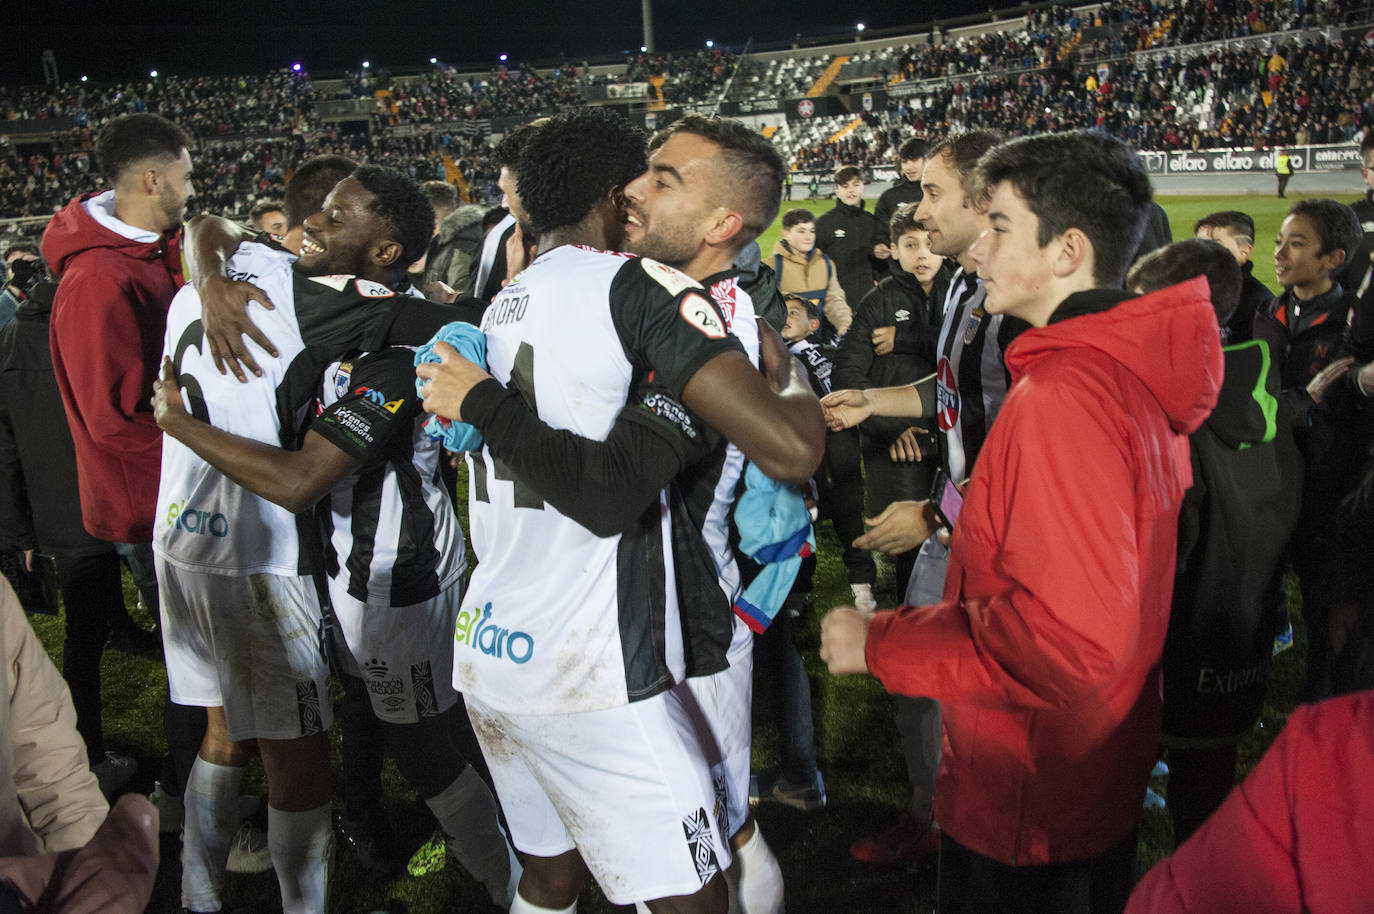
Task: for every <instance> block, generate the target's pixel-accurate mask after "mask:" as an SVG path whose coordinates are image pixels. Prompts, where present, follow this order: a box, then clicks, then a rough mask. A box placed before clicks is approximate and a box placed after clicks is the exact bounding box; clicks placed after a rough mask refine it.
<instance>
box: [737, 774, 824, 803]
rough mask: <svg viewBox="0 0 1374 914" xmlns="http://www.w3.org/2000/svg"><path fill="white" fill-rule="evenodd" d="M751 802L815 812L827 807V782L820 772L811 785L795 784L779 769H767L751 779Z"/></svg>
mask: <svg viewBox="0 0 1374 914" xmlns="http://www.w3.org/2000/svg"><path fill="white" fill-rule="evenodd" d="M749 802H750V804H758V803H764V802H770V803H781V804H782V805H783V806H791V807H792V808H793V809H800V810H801V811H802V812H814V811H815V810H817V809H821V808H823V807H824V806H825V780H824V779H823V778H822V777H821V773H820V772H819V771H817V772H816V777H815V779H814V780H812V782H811V783H810V784H793V783H792V782H791V781H789V780H787V778H785V777H783V776H782V774H780V773H779V772H778V771H777V769H774V768H766V769H764V770H763V771H760V772H759V773H758V774H755V775H751V776H750V778H749Z"/></svg>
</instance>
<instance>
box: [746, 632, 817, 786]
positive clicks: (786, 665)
mask: <svg viewBox="0 0 1374 914" xmlns="http://www.w3.org/2000/svg"><path fill="white" fill-rule="evenodd" d="M792 628H793V626H792V614H791V613H789V612H788V611H787V607H786V606H784V607H783V608H782V609H781V610H780V611H779V612H778V615H777V618H775V619H774V620H773V624H772V625H770V626H769V627H768V629H767V631H765V632H763V634H761V635H755V636H754V674H755V676H756V677H757V680H756V681H757V683H758V692H759V693H760V694H762V695H763V696H764V697H765V698H766V699H770V705H774V704H775V705H776V717H775V719H776V720H777V722H778V743H779V746H778V748H779V755H780V756H781V764H780V765H779V771H780V772H781V774H782V776H783V777H784V778H786V779H787V780H788V781H789V782H790V783H792V784H795V785H798V786H802V785H810V784H811V783H812V781H814V780H815V778H816V731H815V725H814V724H813V723H812V720H811V680H810V679H808V678H807V676H806V668H805V667H804V666H802V661H801V655H800V654H798V653H797V644H796V641H795V640H793V632H792Z"/></svg>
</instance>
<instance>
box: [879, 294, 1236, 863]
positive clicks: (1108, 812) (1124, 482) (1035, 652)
mask: <svg viewBox="0 0 1374 914" xmlns="http://www.w3.org/2000/svg"><path fill="white" fill-rule="evenodd" d="M1086 294H1087V295H1093V294H1100V293H1086ZM1074 298H1075V297H1074V296H1071V297H1070V299H1068V300H1067V301H1066V304H1067V303H1068V302H1072V301H1073V300H1074ZM1062 307H1064V306H1061V308H1062ZM1006 362H1007V367H1008V369H1009V370H1010V371H1011V375H1012V379H1013V384H1012V387H1011V390H1010V392H1009V393H1008V394H1007V398H1006V401H1005V402H1004V404H1003V406H1002V411H1001V412H1000V413H999V414H998V417H997V422H996V424H995V425H994V426H993V428H992V433H991V434H990V435H989V437H988V440H987V443H986V444H985V445H984V446H983V451H982V453H981V454H980V455H979V458H978V465H977V468H976V469H975V470H974V473H973V478H972V480H971V481H970V482H969V486H968V492H967V494H966V497H965V501H964V507H963V512H962V514H961V515H960V517H959V521H958V523H957V524H956V526H955V529H954V536H953V541H952V544H951V550H952V551H951V556H950V563H949V570H948V573H947V575H946V577H945V591H944V599H943V601H942V602H940V603H937V604H934V605H931V606H920V607H916V606H905V607H901V608H899V609H897V610H896V611H894V612H883V613H878V615H877V617H876V618H875V619H874V621H873V625H872V627H871V628H870V630H869V634H868V644H867V660H868V667H869V669H870V670H872V671H873V673H874V675H876V676H878V677H879V678H880V679H881V680H882V682H883V684H884V685H885V686H886V687H887V688H888V689H889V690H890V691H893V692H900V693H904V694H908V695H925V696H930V697H932V698H936V699H939V701H940V703H941V708H942V711H943V714H944V728H945V752H944V757H943V759H942V761H941V764H940V774H939V779H938V781H937V784H936V789H935V814H936V818H937V819H938V820H939V822H940V824H941V826H942V827H943V828H944V829H945V831H946V832H948V834H949V835H950V837H951V838H953V839H954V840H956V841H958V842H959V843H960V844H962V845H964V846H965V847H968V848H970V849H971V850H973V851H975V852H977V853H979V854H982V855H984V856H986V857H991V858H993V859H996V860H999V861H1002V862H1004V863H1010V864H1015V865H1025V864H1043V863H1058V862H1062V861H1068V860H1076V859H1082V858H1085V857H1089V856H1093V855H1096V854H1099V853H1101V852H1103V851H1105V850H1107V849H1109V848H1110V847H1112V846H1113V845H1115V844H1117V843H1118V842H1120V841H1121V840H1122V839H1123V838H1124V837H1126V835H1127V834H1128V833H1129V832H1130V830H1131V829H1132V828H1133V827H1134V825H1135V823H1136V821H1137V820H1138V819H1139V818H1140V813H1141V802H1142V800H1143V799H1144V796H1145V786H1146V782H1147V781H1148V780H1149V775H1150V768H1151V766H1152V765H1153V763H1154V759H1155V754H1156V747H1157V745H1158V741H1159V732H1160V717H1161V713H1162V701H1161V697H1160V682H1159V660H1160V653H1161V650H1162V648H1163V645H1164V633H1165V629H1166V627H1167V625H1168V621H1169V605H1170V599H1171V597H1172V593H1173V582H1174V553H1175V541H1176V539H1177V533H1178V510H1179V504H1180V502H1181V501H1182V498H1183V493H1184V491H1185V490H1186V489H1187V488H1188V486H1189V484H1190V482H1191V470H1190V464H1189V461H1188V441H1187V438H1186V436H1187V435H1188V433H1190V432H1192V431H1193V430H1194V429H1196V428H1197V427H1198V426H1199V425H1200V424H1201V423H1202V421H1203V420H1204V419H1205V418H1206V417H1207V415H1208V414H1209V413H1210V412H1211V410H1212V407H1213V406H1214V405H1215V403H1216V399H1217V393H1218V390H1219V388H1220V385H1221V378H1222V353H1221V341H1220V338H1219V334H1218V330H1217V320H1216V316H1215V312H1214V311H1213V310H1212V306H1211V303H1210V301H1209V298H1208V291H1207V283H1206V280H1204V279H1201V278H1199V279H1196V280H1191V281H1189V282H1187V283H1183V284H1181V285H1178V286H1174V287H1172V288H1169V289H1164V290H1161V291H1159V292H1155V293H1153V294H1150V295H1145V296H1141V297H1139V298H1133V299H1129V300H1126V301H1122V302H1120V303H1119V304H1117V305H1115V307H1112V308H1110V309H1109V310H1106V311H1102V312H1100V313H1096V314H1088V315H1084V316H1079V317H1073V318H1069V319H1067V320H1063V321H1061V322H1058V323H1052V324H1050V325H1049V326H1047V327H1042V328H1037V329H1032V330H1029V331H1027V332H1025V333H1023V334H1022V335H1021V336H1020V337H1018V338H1017V340H1016V342H1015V343H1014V344H1013V345H1012V346H1011V347H1009V348H1008V350H1007V355H1006Z"/></svg>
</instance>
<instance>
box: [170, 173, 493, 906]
mask: <svg viewBox="0 0 1374 914" xmlns="http://www.w3.org/2000/svg"><path fill="white" fill-rule="evenodd" d="M361 174H363V175H371V174H372V170H371V169H365V170H363V171H362V172H361ZM380 177H385V173H382V175H381V176H380ZM374 180H377V179H376V178H374ZM389 180H390V181H391V182H393V183H395V182H397V181H400V180H402V179H400V178H399V177H398V176H393V177H391V178H390V179H389ZM406 183H408V182H404V183H402V184H401V185H399V186H394V187H387V186H385V184H383V185H382V188H381V190H380V193H383V194H386V193H390V194H391V195H392V196H393V197H398V198H400V204H398V205H397V206H396V207H394V209H395V210H396V211H397V212H396V213H395V214H393V215H392V217H391V218H393V219H394V220H402V219H403V220H404V222H403V224H402V225H401V226H400V230H401V231H408V232H412V233H415V232H418V227H419V225H420V224H421V216H422V215H423V213H422V210H423V208H424V207H422V206H421V198H419V197H417V196H414V195H409V194H404V193H403V191H404V189H405V186H406ZM356 186H358V181H357V180H356V179H354V180H346V181H344V182H341V183H340V185H339V187H337V188H335V190H334V191H333V192H331V195H330V197H329V198H328V199H327V200H326V204H325V208H324V210H323V212H321V213H318V214H312V216H311V217H310V218H309V219H307V220H306V222H305V240H306V241H307V242H308V243H307V244H306V245H304V246H303V254H302V257H301V259H300V260H299V261H298V264H299V267H298V269H299V270H301V271H309V272H311V273H317V272H318V273H339V274H350V273H353V274H354V275H356V272H361V271H363V270H365V269H367V266H368V264H367V261H366V259H365V257H366V250H367V247H368V245H369V244H373V243H375V242H374V241H373V240H371V238H369V236H366V235H364V234H362V233H361V232H358V231H353V232H351V233H350V232H349V231H348V230H347V229H340V228H337V226H339V225H340V223H341V220H344V219H346V217H347V216H348V215H350V208H356V207H355V204H354V197H355V196H356V190H355V187H356ZM352 215H356V213H353V214H352ZM430 218H431V219H432V216H431V217H430ZM416 237H418V236H416ZM410 240H414V238H413V237H412V238H411V239H410ZM355 271H356V272H355ZM336 284H337V283H336ZM373 291H374V292H377V294H379V295H381V292H380V290H373ZM382 297H388V296H382ZM433 311H434V312H435V314H436V315H437V320H435V321H433V322H432V324H431V325H430V326H429V327H428V328H427V329H426V330H425V331H423V333H422V334H421V335H422V336H424V337H425V338H428V336H429V335H430V334H432V332H433V331H434V330H437V329H438V326H439V325H440V324H441V323H442V322H443V321H444V320H446V319H447V317H448V316H449V315H448V314H447V309H440V308H434V309H433ZM414 378H415V373H414V366H413V352H412V350H411V349H409V348H407V347H404V346H397V347H391V348H381V349H378V350H377V351H373V352H367V353H363V354H361V355H360V356H357V357H356V358H354V357H350V358H346V359H343V360H340V361H336V362H334V363H333V364H332V365H330V366H329V368H328V369H326V371H325V374H324V382H323V385H322V386H321V387H319V388H317V389H316V390H315V391H313V393H315V394H316V395H317V397H318V400H319V403H320V406H321V409H322V412H321V414H320V415H319V416H318V418H316V419H315V420H314V421H313V422H312V423H311V424H310V426H309V428H308V430H307V431H306V433H305V435H304V438H303V441H302V444H301V446H300V447H299V449H295V448H292V449H283V448H281V447H278V446H274V445H271V444H264V443H260V442H257V441H253V440H250V439H247V438H236V437H235V436H233V435H230V434H228V433H225V432H221V431H219V430H217V429H214V428H212V427H210V426H208V425H205V424H203V423H199V422H196V421H195V419H194V417H192V416H189V415H188V414H187V413H186V412H185V410H183V409H180V408H179V407H180V398H179V396H178V395H177V393H176V391H175V386H174V384H172V383H170V382H171V381H172V378H171V377H170V373H168V372H167V371H166V369H164V383H163V384H162V385H161V387H160V392H159V397H160V398H161V399H162V401H163V411H162V413H161V415H160V421H162V422H163V424H164V427H166V428H167V430H168V433H169V434H171V435H173V436H174V437H177V438H179V440H182V441H184V442H185V443H186V444H188V445H189V446H191V447H192V448H193V449H194V450H195V451H196V452H197V453H198V454H199V455H200V456H202V457H204V458H205V459H206V460H208V461H209V462H210V463H211V464H212V465H214V466H215V467H216V468H218V469H220V470H222V471H223V472H225V473H226V474H228V475H230V476H231V477H232V478H233V479H234V480H235V481H237V482H238V483H240V484H241V485H243V486H244V487H245V488H247V489H249V490H250V491H252V492H254V493H256V494H258V495H260V496H261V497H263V498H266V499H268V500H269V501H272V502H274V503H276V504H278V505H281V506H282V507H284V508H286V509H287V510H288V511H291V512H292V513H293V514H298V515H299V514H302V513H303V512H306V511H308V510H309V509H310V508H311V507H312V506H314V505H315V504H316V503H317V502H319V503H320V511H319V514H320V520H321V523H322V525H323V529H324V534H325V552H326V555H325V565H326V567H327V568H328V569H329V597H330V603H331V605H332V607H333V612H334V619H335V621H336V623H337V625H338V628H339V634H340V636H341V637H342V639H343V646H344V647H345V648H346V650H342V651H340V652H338V654H337V657H338V661H339V665H340V666H341V667H342V671H343V675H344V676H345V677H346V679H347V681H348V683H349V686H350V687H351V688H354V689H355V690H357V691H360V692H365V693H366V694H368V695H369V696H370V697H371V713H372V716H373V718H374V720H373V725H374V726H378V725H380V726H379V729H380V730H381V732H382V734H383V735H384V736H385V739H386V742H387V743H388V744H390V745H391V747H392V748H393V750H394V751H395V754H396V757H397V761H398V763H399V766H400V768H401V771H402V773H403V774H404V775H405V776H406V778H407V779H408V780H409V781H410V782H411V783H412V785H414V786H415V788H416V790H417V791H418V792H419V793H420V795H421V796H422V797H423V798H424V799H425V801H426V803H427V805H429V807H430V809H431V810H432V811H433V812H434V814H435V817H436V818H437V819H438V820H439V822H440V824H441V826H442V827H443V829H444V832H445V835H446V836H447V838H448V841H449V845H450V847H451V848H452V850H453V853H454V855H455V856H456V857H457V858H458V860H459V862H460V863H462V864H463V865H464V866H465V867H466V868H467V869H468V870H469V871H470V872H472V873H473V874H474V876H476V877H477V879H478V881H479V882H481V883H483V884H484V885H485V886H486V888H487V890H488V892H489V894H490V895H491V896H492V899H493V901H495V902H496V903H497V904H500V905H503V906H504V905H508V904H509V903H510V895H511V894H512V893H513V891H514V883H513V881H512V875H514V876H515V877H517V878H518V876H519V866H518V864H516V863H515V862H514V860H513V858H512V856H511V854H510V853H509V850H508V846H507V844H506V842H505V839H504V837H503V836H502V835H501V833H500V832H499V830H498V828H497V823H496V810H495V805H494V802H493V800H492V797H491V794H490V792H489V791H488V790H487V788H486V786H485V784H484V783H483V782H482V780H481V777H480V775H479V774H478V772H477V771H476V770H474V769H472V768H469V767H467V764H466V761H465V760H464V757H463V753H462V752H461V751H460V749H459V746H458V743H457V742H456V736H457V735H458V734H460V733H461V732H463V731H464V730H468V731H469V732H470V728H469V726H468V724H467V722H466V718H465V717H464V716H463V715H464V711H463V708H462V705H461V704H460V703H459V700H458V699H459V696H458V695H457V693H456V692H454V691H453V688H452V685H451V682H450V679H451V677H450V676H449V671H450V670H451V669H452V666H453V653H452V646H453V641H452V638H451V633H452V631H453V628H454V622H455V618H456V616H457V612H458V601H459V598H460V596H461V591H462V576H463V572H464V571H465V570H466V558H465V555H464V547H463V534H462V530H461V529H460V528H459V526H458V521H457V518H456V516H455V514H454V511H453V506H452V504H451V502H450V500H449V496H448V493H447V492H446V491H445V489H444V487H443V486H442V484H441V480H440V477H439V473H438V462H439V456H440V449H439V445H438V443H437V442H435V441H434V440H432V439H430V438H429V437H428V436H427V435H424V434H423V433H422V431H421V426H422V425H423V418H425V417H423V416H422V415H421V410H420V406H419V399H418V397H417V396H416V393H415V380H414ZM436 670H437V671H439V672H438V675H437V679H436V674H435V671H436ZM350 801H351V798H350ZM351 811H352V808H350V812H351ZM373 825H375V823H368V822H355V823H354V827H353V828H351V829H349V833H350V834H354V833H356V831H357V830H358V829H359V828H360V827H361V828H366V827H370V826H373ZM355 840H356V839H355Z"/></svg>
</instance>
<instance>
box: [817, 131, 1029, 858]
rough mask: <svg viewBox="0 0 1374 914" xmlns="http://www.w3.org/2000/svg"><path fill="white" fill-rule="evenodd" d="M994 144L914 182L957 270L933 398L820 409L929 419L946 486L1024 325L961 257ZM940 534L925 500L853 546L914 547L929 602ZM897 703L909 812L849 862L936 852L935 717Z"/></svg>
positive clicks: (855, 395) (975, 434) (960, 474)
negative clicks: (938, 437) (999, 308)
mask: <svg viewBox="0 0 1374 914" xmlns="http://www.w3.org/2000/svg"><path fill="white" fill-rule="evenodd" d="M1001 139H1002V136H1001V134H999V133H997V132H995V131H990V130H978V131H973V132H971V133H966V134H962V135H960V136H957V137H951V138H950V139H948V140H946V141H945V142H943V143H941V144H939V145H938V146H936V147H935V148H934V149H932V150H931V152H930V155H929V157H928V158H927V159H926V169H925V171H924V172H923V173H922V176H921V184H922V187H923V188H924V192H925V196H924V197H923V198H922V199H921V203H920V205H919V206H918V207H917V209H916V220H917V221H918V222H919V223H920V224H921V225H922V226H924V227H925V229H926V232H927V235H928V237H929V239H930V249H931V250H932V251H933V252H935V253H936V254H940V255H942V256H945V257H949V258H952V259H954V260H956V261H958V263H959V269H958V270H957V271H956V272H955V274H954V277H953V278H952V279H951V280H950V284H949V292H948V293H947V294H946V296H945V303H944V322H943V324H942V325H941V327H940V336H939V340H938V342H937V345H936V355H937V366H938V369H939V372H938V374H937V375H936V379H935V385H934V396H933V397H932V396H931V393H930V392H929V391H930V389H929V388H925V387H922V388H919V389H918V388H915V387H911V386H906V387H902V388H897V389H894V388H878V389H877V391H873V390H870V391H857V390H848V391H836V392H835V393H833V394H831V395H829V396H827V397H825V398H824V400H823V401H822V402H823V404H824V405H825V407H826V409H827V411H828V413H830V414H831V420H832V427H848V426H852V425H855V424H857V423H858V422H861V421H863V419H864V418H866V417H867V416H868V415H869V412H870V411H871V412H872V414H873V415H897V416H907V417H909V418H921V417H922V416H929V415H930V414H931V413H932V412H934V413H936V417H937V421H938V422H939V425H940V430H941V431H943V432H944V436H945V447H944V448H943V449H942V458H943V465H944V469H945V472H946V474H947V476H948V478H950V479H953V480H962V479H965V478H966V477H967V476H968V475H969V474H970V472H971V471H972V469H973V467H974V466H975V464H976V460H977V457H978V452H979V451H980V450H981V448H982V445H983V442H984V441H985V440H986V439H987V436H988V433H989V430H990V429H991V428H992V423H993V420H994V419H995V418H996V417H997V412H998V410H999V409H1000V408H1001V405H1002V399H1003V397H1004V396H1005V395H1006V391H1007V386H1008V384H1009V378H1008V375H1007V372H1006V368H1005V366H1004V365H1003V363H1002V353H1003V352H1004V351H1005V350H1006V347H1007V345H1008V344H1009V343H1010V342H1011V341H1012V340H1013V339H1015V338H1016V335H1017V334H1019V333H1020V332H1021V331H1022V330H1024V329H1025V328H1026V326H1027V325H1026V323H1025V322H1024V321H1022V320H1020V319H1018V318H1015V317H1011V316H1007V315H1002V314H989V313H988V312H987V311H986V310H985V308H984V307H983V303H984V298H985V296H986V291H985V289H984V288H983V281H982V279H980V278H979V275H978V265H977V264H976V263H975V262H974V261H973V259H972V258H971V257H970V255H969V248H970V246H972V244H973V242H974V241H975V240H976V239H977V238H978V236H979V234H980V233H981V232H983V231H984V229H986V228H987V220H986V218H985V216H984V215H983V214H982V212H980V210H979V209H978V208H977V207H976V206H975V205H974V201H973V200H972V199H971V194H972V192H973V190H974V187H973V181H972V176H973V170H974V167H975V166H976V165H977V163H978V159H979V157H980V156H982V155H983V154H984V153H986V152H987V151H988V150H989V149H991V148H992V147H994V146H996V145H997V144H998V143H999V142H1001ZM893 400H896V401H898V402H896V403H894V404H892V406H891V407H890V408H888V407H884V406H883V403H884V402H891V401H893ZM937 404H938V410H937ZM938 527H939V524H938V522H937V521H934V520H933V519H932V516H931V509H930V503H929V501H928V500H925V501H899V502H894V503H893V504H891V505H889V506H888V507H887V508H886V509H885V510H884V511H883V512H882V513H881V514H879V515H878V516H877V517H876V518H875V519H874V520H873V521H872V527H871V528H870V529H869V531H868V533H866V534H864V535H863V536H862V537H860V538H859V539H857V540H855V541H854V545H856V546H859V547H861V548H865V549H878V550H880V551H883V552H893V553H900V552H904V551H906V550H909V549H915V548H917V547H920V550H921V551H920V553H919V554H918V555H917V556H916V566H915V568H914V570H913V572H912V576H911V580H910V581H909V582H908V583H907V590H906V602H908V603H929V602H934V601H935V600H938V599H939V597H940V594H941V592H942V591H943V589H944V583H945V568H946V565H947V563H948V561H949V549H948V547H947V546H945V545H944V544H942V543H941V542H940V541H939V540H938V539H937V538H936V537H934V536H932V534H933V533H934V532H935V530H936V529H938ZM896 700H897V730H898V732H899V733H900V734H901V738H902V751H903V754H904V755H905V757H906V765H907V775H908V777H909V778H910V780H911V784H912V806H911V809H910V810H909V811H907V812H904V813H903V814H902V816H901V817H900V818H899V819H898V820H897V822H896V823H895V824H894V825H893V826H892V827H891V828H889V829H887V830H886V831H883V832H879V833H878V834H875V835H870V836H868V837H865V838H860V839H859V840H858V841H856V842H854V844H853V845H852V846H851V847H850V849H849V852H850V854H851V855H852V856H853V857H854V858H855V859H857V860H862V861H864V862H866V863H892V862H895V861H897V860H900V859H902V858H903V857H906V856H909V855H912V854H931V853H935V852H936V851H937V850H938V849H939V844H940V841H939V838H940V830H939V828H938V827H937V825H936V823H935V819H934V794H935V775H936V771H937V769H938V768H939V765H940V708H939V705H938V704H937V703H936V702H934V701H931V700H930V699H928V698H918V697H914V696H912V695H910V694H904V695H898V696H897V699H896Z"/></svg>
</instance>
